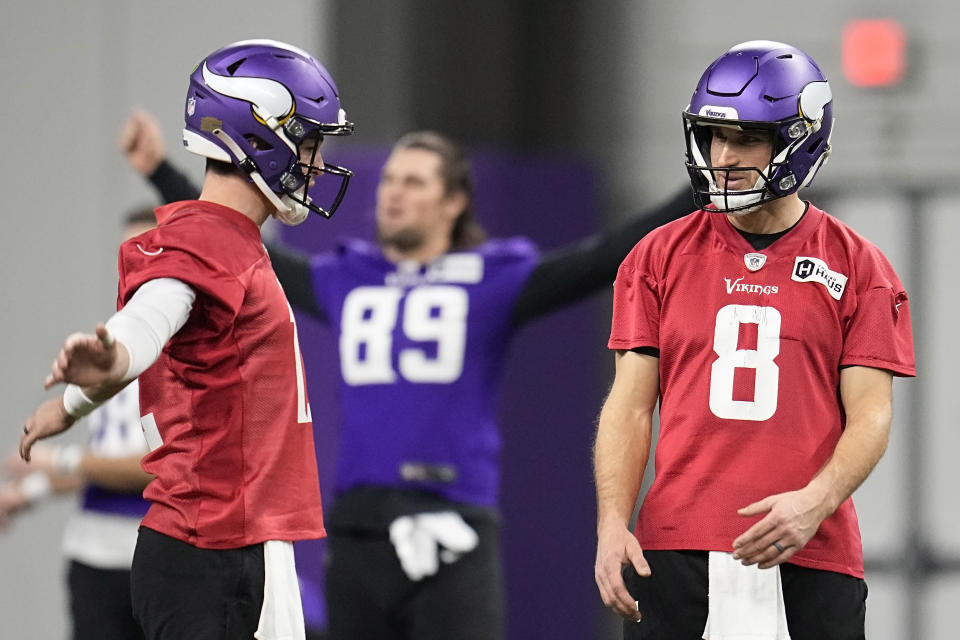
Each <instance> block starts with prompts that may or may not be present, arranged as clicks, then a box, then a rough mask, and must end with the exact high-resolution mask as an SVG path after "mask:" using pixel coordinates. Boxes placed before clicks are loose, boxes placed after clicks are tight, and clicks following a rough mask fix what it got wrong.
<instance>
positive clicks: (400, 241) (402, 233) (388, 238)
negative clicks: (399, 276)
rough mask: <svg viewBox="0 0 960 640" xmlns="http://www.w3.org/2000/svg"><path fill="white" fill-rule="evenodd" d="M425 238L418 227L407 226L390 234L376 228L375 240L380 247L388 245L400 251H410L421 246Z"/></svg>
mask: <svg viewBox="0 0 960 640" xmlns="http://www.w3.org/2000/svg"><path fill="white" fill-rule="evenodd" d="M425 240H426V238H425V237H424V234H423V232H422V231H421V230H419V229H413V228H410V227H407V228H405V229H400V230H398V231H395V232H393V233H391V234H389V235H388V234H385V233H384V232H383V231H382V230H381V229H377V242H378V243H379V244H380V246H381V247H386V246H390V247H393V248H394V249H396V250H397V251H399V252H400V253H410V252H412V251H416V250H417V249H419V248H420V247H422V246H423V243H424V241H425Z"/></svg>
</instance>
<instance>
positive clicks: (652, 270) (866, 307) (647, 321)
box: [609, 205, 915, 577]
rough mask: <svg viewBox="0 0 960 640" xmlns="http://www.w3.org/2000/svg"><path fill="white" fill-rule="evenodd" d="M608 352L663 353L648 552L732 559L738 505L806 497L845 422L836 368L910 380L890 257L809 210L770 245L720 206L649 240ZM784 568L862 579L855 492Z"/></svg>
mask: <svg viewBox="0 0 960 640" xmlns="http://www.w3.org/2000/svg"><path fill="white" fill-rule="evenodd" d="M609 347H610V348H611V349H618V350H629V349H634V348H638V347H653V348H656V349H659V352H660V437H659V442H658V444H657V449H656V458H655V465H656V478H655V480H654V483H653V486H652V487H651V488H650V491H649V492H648V494H647V496H646V497H645V498H644V502H643V505H642V507H641V510H640V515H639V518H638V521H637V528H636V534H637V537H638V539H639V540H640V544H641V545H642V546H643V547H644V548H647V549H699V550H715V551H730V550H731V549H732V545H733V540H734V539H735V538H736V537H737V536H738V535H740V534H741V533H743V531H745V530H746V529H747V528H748V527H749V525H750V524H751V523H752V522H753V520H749V519H746V518H741V517H740V516H738V515H737V509H739V508H742V507H745V506H747V505H748V504H751V503H752V502H755V501H757V500H760V499H761V498H764V497H766V496H769V495H772V494H776V493H781V492H785V491H791V490H796V489H800V488H802V487H803V486H805V485H806V484H807V483H808V482H809V481H810V479H811V478H813V476H814V475H815V474H816V473H817V471H818V470H819V469H820V468H821V467H822V466H823V464H824V463H825V462H826V461H827V459H828V458H829V457H830V455H831V454H832V453H833V450H834V448H835V446H836V444H837V441H838V440H839V438H840V435H841V433H842V431H843V428H844V415H843V409H842V407H841V405H840V402H839V396H838V393H839V381H840V369H841V368H842V367H846V366H867V367H874V368H878V369H885V370H888V371H890V372H892V373H894V374H895V375H905V376H912V375H915V369H914V356H913V338H912V332H911V328H910V313H909V308H908V303H907V295H906V292H905V291H904V289H903V286H902V285H901V284H900V280H899V279H898V278H897V275H896V273H895V272H894V271H893V268H892V267H891V266H890V264H889V263H888V261H887V260H886V258H885V257H884V256H883V254H882V253H881V252H880V251H879V250H878V249H877V248H876V247H875V246H873V245H872V244H870V243H869V242H868V241H867V240H865V239H864V238H862V237H861V236H859V235H857V234H856V233H855V232H854V231H852V230H851V229H850V228H849V227H847V226H846V225H844V224H843V223H841V222H840V221H838V220H837V219H835V218H833V217H832V216H830V215H828V214H826V213H824V212H823V211H820V210H819V209H816V208H815V207H813V206H812V205H808V208H807V211H806V213H805V215H804V216H803V218H801V220H800V222H798V223H797V225H796V226H795V227H794V228H793V229H791V230H790V231H789V232H788V233H786V234H785V235H784V236H782V237H781V238H779V239H778V240H776V241H775V242H774V243H773V244H772V245H770V246H769V247H768V248H766V249H764V250H762V251H756V250H754V249H753V248H752V247H751V246H750V244H749V243H748V242H747V240H746V239H744V238H743V237H742V236H741V235H740V234H739V233H738V232H737V231H736V230H735V229H734V228H733V227H732V226H731V224H730V222H729V221H728V220H727V217H726V216H724V215H720V214H718V213H716V212H709V211H698V212H696V213H693V214H691V215H689V216H687V217H685V218H682V219H680V220H677V221H675V222H672V223H670V224H668V225H665V226H663V227H661V228H659V229H657V230H656V231H654V232H653V233H651V234H649V235H648V236H647V237H646V238H644V239H643V240H642V241H641V242H640V243H639V244H637V246H636V247H635V248H634V249H633V251H632V252H631V253H630V254H629V255H628V256H627V258H626V259H625V260H624V262H623V264H622V265H621V266H620V270H619V272H618V274H617V279H616V283H615V285H614V310H613V326H612V332H611V337H610V341H609ZM790 562H793V563H796V564H798V565H801V566H806V567H810V568H815V569H822V570H827V571H837V572H840V573H845V574H849V575H854V576H857V577H863V553H862V547H861V543H860V532H859V527H858V524H857V516H856V512H855V510H854V507H853V502H852V500H851V499H848V500H846V501H845V502H844V503H843V504H842V505H841V506H840V508H838V509H837V511H836V512H835V513H834V514H833V515H831V516H830V517H829V518H827V519H826V520H825V521H824V522H823V523H822V524H821V526H820V529H819V531H818V532H817V534H816V536H814V538H813V539H812V540H810V542H809V543H808V544H807V545H806V546H805V547H804V548H803V549H801V550H800V551H798V552H797V553H796V554H795V555H794V556H793V557H792V558H791V559H790Z"/></svg>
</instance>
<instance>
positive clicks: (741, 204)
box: [710, 166, 770, 216]
mask: <svg viewBox="0 0 960 640" xmlns="http://www.w3.org/2000/svg"><path fill="white" fill-rule="evenodd" d="M767 171H768V172H769V171H770V167H769V166H768V167H767ZM710 186H711V187H714V188H713V189H711V194H710V202H711V203H713V206H715V207H716V208H717V213H725V214H727V215H730V216H745V215H747V214H748V213H753V212H754V211H756V210H757V209H759V208H760V207H761V206H763V202H762V200H763V196H764V195H765V193H766V189H764V190H763V191H760V190H759V189H760V187H762V186H764V179H763V176H762V175H760V176H758V177H757V182H756V184H754V185H753V188H752V189H747V191H748V192H749V193H738V192H736V191H734V192H732V193H731V192H729V191H727V190H726V189H724V191H723V193H720V192H719V188H718V187H717V184H716V182H714V180H713V177H712V176H711V178H710ZM751 205H753V206H751ZM730 209H735V210H734V211H730Z"/></svg>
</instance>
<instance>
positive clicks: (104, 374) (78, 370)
mask: <svg viewBox="0 0 960 640" xmlns="http://www.w3.org/2000/svg"><path fill="white" fill-rule="evenodd" d="M128 365H129V355H128V354H127V349H126V347H124V346H123V345H122V344H120V343H118V342H117V341H116V340H114V339H113V336H112V335H110V332H109V331H108V330H107V327H106V325H104V324H103V323H100V324H98V325H97V327H96V329H95V330H94V333H93V334H89V333H74V334H72V335H70V336H68V337H67V339H66V341H65V342H64V343H63V347H62V348H61V349H60V353H59V354H58V355H57V358H56V359H55V360H54V361H53V365H51V367H50V375H48V376H47V378H46V380H44V381H43V388H44V389H49V388H50V387H52V386H53V385H55V384H57V383H59V382H67V383H71V384H75V385H79V386H81V387H92V388H96V387H100V386H104V387H105V388H106V387H110V386H112V384H115V383H117V382H119V381H120V380H121V378H122V377H123V374H124V373H126V371H127V367H128ZM111 395H112V394H111Z"/></svg>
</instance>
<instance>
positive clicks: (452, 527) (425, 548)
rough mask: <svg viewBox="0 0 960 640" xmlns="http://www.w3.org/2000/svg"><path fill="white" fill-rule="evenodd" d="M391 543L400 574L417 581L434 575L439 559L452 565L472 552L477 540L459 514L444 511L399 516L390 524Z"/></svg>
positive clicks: (437, 568)
mask: <svg viewBox="0 0 960 640" xmlns="http://www.w3.org/2000/svg"><path fill="white" fill-rule="evenodd" d="M390 542H392V543H393V547H394V548H395V549H396V551H397V558H399V559H400V566H401V567H402V568H403V572H404V573H406V574H407V577H408V578H410V579H411V580H413V581H418V580H422V579H423V578H424V577H426V576H432V575H434V574H435V573H436V572H437V571H438V570H439V569H440V561H441V560H443V561H444V562H446V563H447V564H451V563H453V562H456V561H457V560H458V559H459V558H460V556H461V555H463V554H465V553H469V552H470V551H473V550H474V549H475V548H476V546H477V543H478V542H479V538H478V536H477V532H476V531H474V530H473V529H472V528H471V527H470V525H468V524H467V523H466V522H464V521H463V518H461V517H460V514H459V513H457V512H456V511H443V512H440V513H417V514H413V515H409V516H400V517H399V518H397V519H396V520H394V521H393V522H391V523H390Z"/></svg>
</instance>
